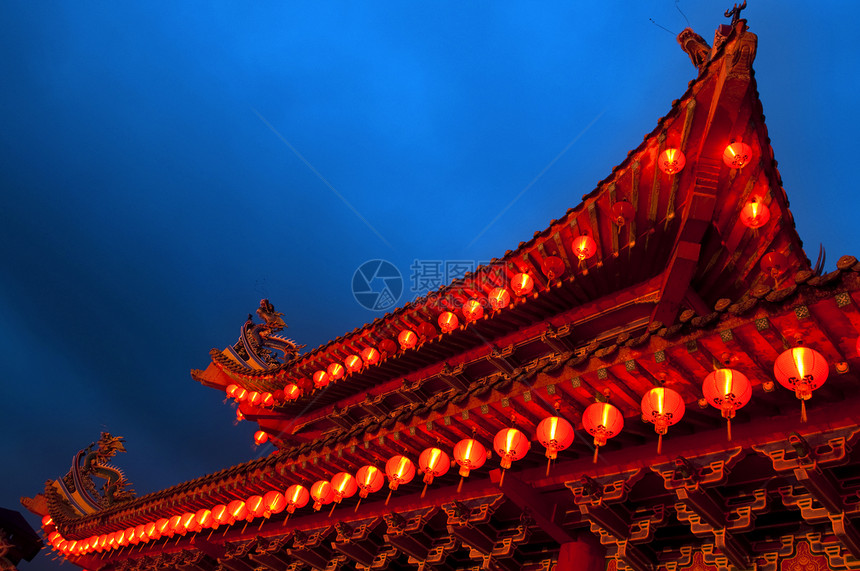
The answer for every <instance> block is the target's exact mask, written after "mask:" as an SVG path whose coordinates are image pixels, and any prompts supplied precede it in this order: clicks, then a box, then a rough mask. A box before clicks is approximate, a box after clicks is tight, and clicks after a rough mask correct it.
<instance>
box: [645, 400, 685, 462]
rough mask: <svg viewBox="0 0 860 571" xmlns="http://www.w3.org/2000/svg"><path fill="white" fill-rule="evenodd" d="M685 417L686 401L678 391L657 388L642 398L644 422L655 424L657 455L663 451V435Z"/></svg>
mask: <svg viewBox="0 0 860 571" xmlns="http://www.w3.org/2000/svg"><path fill="white" fill-rule="evenodd" d="M683 416H684V399H682V398H681V395H679V394H678V393H677V392H676V391H674V390H672V389H667V388H666V387H655V388H653V389H651V390H650V391H648V392H647V393H645V396H644V397H642V420H644V421H645V422H653V423H654V431H655V432H656V433H657V434H658V435H659V438H658V439H657V454H660V453H661V451H662V449H663V435H664V434H666V432H667V431H668V430H669V427H670V426H671V425H673V424H676V423H677V422H678V421H679V420H681V418H682V417H683Z"/></svg>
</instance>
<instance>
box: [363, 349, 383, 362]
mask: <svg viewBox="0 0 860 571" xmlns="http://www.w3.org/2000/svg"><path fill="white" fill-rule="evenodd" d="M361 360H362V361H364V362H365V363H367V364H368V365H375V364H377V363H378V362H379V351H377V350H376V348H374V347H365V348H364V349H363V350H362V351H361Z"/></svg>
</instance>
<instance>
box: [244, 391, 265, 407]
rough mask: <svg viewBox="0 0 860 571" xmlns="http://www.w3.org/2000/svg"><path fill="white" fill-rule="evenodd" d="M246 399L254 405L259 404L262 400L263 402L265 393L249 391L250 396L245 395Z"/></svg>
mask: <svg viewBox="0 0 860 571" xmlns="http://www.w3.org/2000/svg"><path fill="white" fill-rule="evenodd" d="M245 400H246V401H247V402H249V403H251V404H252V405H254V406H258V405H259V404H260V403H261V402H263V395H261V394H260V393H258V392H257V391H251V392H250V393H248V396H247V397H245Z"/></svg>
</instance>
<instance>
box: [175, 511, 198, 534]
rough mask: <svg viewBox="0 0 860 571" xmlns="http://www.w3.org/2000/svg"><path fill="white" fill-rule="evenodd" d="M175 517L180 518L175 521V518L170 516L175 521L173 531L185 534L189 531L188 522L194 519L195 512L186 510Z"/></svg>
mask: <svg viewBox="0 0 860 571" xmlns="http://www.w3.org/2000/svg"><path fill="white" fill-rule="evenodd" d="M174 517H176V518H178V521H173V518H170V519H171V521H173V531H174V532H175V533H178V534H179V535H182V536H184V535H185V534H186V532H188V524H189V523H190V522H191V520H193V519H194V514H193V513H190V512H185V513H183V514H182V515H179V516H174Z"/></svg>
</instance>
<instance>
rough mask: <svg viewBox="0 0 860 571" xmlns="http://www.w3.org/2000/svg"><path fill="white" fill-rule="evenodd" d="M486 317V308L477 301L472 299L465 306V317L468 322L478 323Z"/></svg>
mask: <svg viewBox="0 0 860 571" xmlns="http://www.w3.org/2000/svg"><path fill="white" fill-rule="evenodd" d="M483 316H484V306H483V305H481V302H480V301H478V300H477V299H474V298H472V299H470V300H469V301H467V302H466V303H465V304H464V305H463V317H465V318H466V321H477V320H478V319H481V318H482V317H483Z"/></svg>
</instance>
